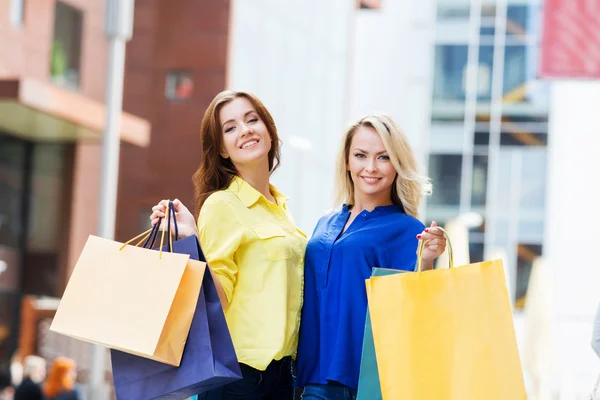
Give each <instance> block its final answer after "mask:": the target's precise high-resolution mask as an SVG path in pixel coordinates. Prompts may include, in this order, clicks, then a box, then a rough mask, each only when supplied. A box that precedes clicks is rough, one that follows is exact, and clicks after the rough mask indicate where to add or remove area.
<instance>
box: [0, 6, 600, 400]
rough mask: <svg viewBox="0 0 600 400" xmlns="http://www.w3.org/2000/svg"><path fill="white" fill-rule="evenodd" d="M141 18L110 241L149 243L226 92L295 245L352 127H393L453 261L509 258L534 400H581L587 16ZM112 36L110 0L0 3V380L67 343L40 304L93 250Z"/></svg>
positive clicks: (201, 12)
mask: <svg viewBox="0 0 600 400" xmlns="http://www.w3.org/2000/svg"><path fill="white" fill-rule="evenodd" d="M135 4H136V8H135V24H134V35H133V39H132V41H131V42H130V43H129V44H128V47H127V61H126V76H125V87H124V102H123V108H124V113H123V122H122V126H121V138H122V146H121V169H120V183H119V203H118V220H117V228H116V236H117V240H125V239H128V238H130V237H133V236H135V235H136V234H137V233H139V232H140V231H142V230H143V229H145V228H146V227H147V225H148V222H149V221H148V214H149V210H150V207H151V206H152V205H154V204H155V203H156V202H157V201H158V200H161V199H163V198H174V197H178V198H179V199H181V200H182V201H184V203H186V204H188V205H191V204H192V192H193V188H192V185H191V180H190V178H191V175H192V174H193V172H194V170H195V169H196V167H197V165H198V162H199V159H200V157H201V154H200V151H199V135H198V130H199V125H200V121H201V119H202V116H203V113H204V110H205V108H206V106H207V105H208V104H209V102H210V100H211V99H212V98H213V97H214V95H215V94H216V93H218V92H219V91H221V90H223V89H225V88H232V89H240V90H247V91H250V92H253V93H255V94H257V95H258V96H259V97H260V98H261V99H262V100H263V101H264V102H265V104H266V105H267V107H268V108H269V110H270V111H271V112H272V114H273V116H274V118H275V121H276V123H277V126H278V129H279V133H280V136H281V138H282V140H283V142H284V148H283V164H282V167H281V169H280V170H279V171H278V172H277V173H276V174H275V175H274V182H275V184H276V185H277V186H278V187H279V188H280V189H281V190H282V191H283V192H285V193H286V194H287V195H289V197H290V198H291V202H290V208H291V211H292V214H293V215H294V217H295V218H296V220H297V223H298V224H299V226H300V227H301V228H302V229H303V230H305V231H307V233H310V232H312V229H313V227H314V225H315V223H316V221H317V219H318V218H319V217H320V216H321V215H322V214H323V213H324V212H325V211H326V210H327V209H330V208H331V207H332V206H333V204H332V203H331V194H332V190H331V189H332V183H333V171H334V164H335V158H336V153H337V149H338V146H339V144H340V143H339V141H340V137H341V136H342V134H343V132H344V129H345V128H346V127H347V126H348V125H349V124H350V123H351V122H352V121H353V120H355V119H357V118H359V117H360V116H362V115H364V114H365V113H367V112H370V111H383V112H387V113H389V114H391V115H392V116H393V117H394V118H395V119H396V120H397V121H398V122H399V123H400V124H401V126H403V127H404V129H405V130H406V133H407V135H408V136H409V138H410V140H411V143H412V146H413V149H414V150H415V152H416V153H417V157H418V159H419V161H420V163H421V166H422V169H423V171H424V172H426V173H427V174H428V175H429V176H430V177H431V178H432V180H433V183H434V192H433V195H432V197H431V198H429V199H428V201H427V203H426V204H425V205H424V207H423V209H422V218H423V220H424V221H425V220H426V221H427V222H429V221H432V220H435V221H437V222H438V224H440V225H444V226H447V227H452V229H451V231H452V232H454V235H456V236H455V238H454V240H455V241H456V242H457V243H460V246H461V248H463V250H464V251H461V252H460V254H462V255H461V256H460V257H461V260H459V262H465V263H466V262H476V261H481V260H484V259H490V258H493V257H502V258H503V260H504V262H505V268H506V274H507V279H508V286H509V290H510V295H511V301H512V303H513V306H514V313H515V323H516V329H517V335H518V338H519V341H520V345H521V350H522V357H523V359H524V364H525V366H526V380H527V383H528V386H529V387H530V390H531V391H532V396H531V398H537V399H547V398H548V399H549V398H552V399H569V400H573V399H584V398H585V399H587V398H588V395H589V392H590V391H591V388H592V386H593V382H594V380H595V377H596V376H597V374H598V373H599V372H600V365H599V364H600V363H599V362H598V360H597V359H596V358H595V357H594V354H593V353H592V351H591V349H590V346H589V342H590V334H591V320H592V316H593V313H594V310H595V308H596V306H597V303H598V301H600V295H598V293H600V290H598V285H599V284H600V266H599V265H598V261H597V256H596V254H595V252H594V250H595V249H596V247H597V245H596V243H595V242H596V241H597V240H596V239H595V229H596V227H597V226H599V225H600V217H599V216H598V212H597V204H598V201H597V198H595V197H594V194H593V193H594V191H595V189H594V188H593V187H590V185H593V184H594V183H595V182H597V181H598V179H597V174H598V172H599V171H600V169H599V168H598V167H597V166H596V165H595V163H594V161H595V153H596V151H597V149H598V148H600V117H599V115H600V114H599V113H598V110H599V105H600V87H599V83H598V82H594V81H593V80H591V79H590V78H592V79H593V78H595V79H599V78H600V56H599V55H600V39H598V32H600V23H599V22H598V21H600V0H589V1H588V0H569V1H568V2H565V1H559V0H545V1H544V0H425V1H423V0H420V1H418V0H393V1H392V0H363V1H356V0H331V1H325V2H324V1H318V0H304V1H300V0H289V1H279V0H237V1H233V0H177V1H173V0H136V3H135ZM556 16H559V17H560V18H555V17H556ZM103 18H104V1H103V0H61V1H54V0H52V1H50V0H47V1H37V0H36V1H31V0H29V1H27V0H0V51H1V54H3V56H2V58H0V290H1V291H0V362H6V361H8V360H10V359H11V357H13V355H14V354H15V352H16V351H17V350H18V349H19V350H20V353H19V354H20V355H26V354H24V353H29V352H37V353H40V352H41V349H42V350H43V349H46V350H44V351H46V352H47V353H48V354H54V353H53V351H54V352H56V349H54V350H52V349H49V347H48V345H47V343H45V342H44V340H46V341H48V340H56V341H58V339H51V337H50V339H49V338H48V335H46V334H45V333H44V332H45V327H46V325H44V324H46V323H47V319H46V320H44V318H48V317H50V316H51V314H52V311H51V310H52V307H55V305H54V306H53V305H52V304H55V303H52V300H50V301H48V300H43V301H41V302H40V300H39V296H49V297H51V298H53V299H56V298H58V297H60V295H61V293H62V290H63V289H64V285H65V284H66V281H67V279H68V276H69V273H70V270H71V268H72V267H73V266H74V264H75V262H76V259H77V257H78V254H79V251H80V249H81V248H82V247H83V244H84V243H85V240H86V238H87V236H88V235H89V234H93V233H95V232H96V222H97V205H98V197H99V192H98V191H99V187H98V182H99V162H100V144H99V138H100V137H101V134H102V124H103V115H104V105H103V99H104V84H105V76H106V68H105V65H106V42H105V39H104V37H103V34H102V24H103ZM544 24H545V25H546V29H543V26H544ZM549 32H553V33H552V34H549ZM550 49H552V51H550ZM542 61H543V62H542ZM581 78H586V80H578V81H573V80H572V79H581ZM541 255H543V256H544V257H543V260H542V259H540V258H539V257H540V256H541ZM442 263H443V260H441V261H440V264H442ZM534 265H535V270H534V273H533V274H532V270H533V268H534ZM540 271H542V272H540ZM532 276H534V280H533V281H532V278H531V277H532ZM530 283H531V288H532V296H535V300H534V299H532V300H531V301H530V302H529V308H528V302H527V295H528V287H529V286H530ZM24 295H34V296H37V297H33V298H30V297H28V298H27V299H29V300H28V301H26V302H25V303H23V301H22V299H23V296H24ZM36 298H37V300H35V299H36ZM534 305H535V306H534ZM36 307H37V309H39V310H40V311H38V313H37V314H36V312H35V311H32V310H35V309H36ZM21 308H23V311H22V312H21V311H20V310H21ZM43 310H46V311H43ZM36 315H39V317H36ZM44 321H45V322H44ZM531 321H541V322H536V323H531ZM40 324H41V325H40ZM40 326H41V328H40ZM19 343H20V345H19ZM536 343H544V346H543V347H541V349H540V347H539V346H537V347H536V345H535V344H536ZM62 345H63V346H66V347H69V346H72V345H66V344H62ZM50 347H52V346H50ZM69 348H72V347H69ZM73 351H75V350H73ZM78 351H79V352H82V353H85V351H87V350H85V349H84V350H78ZM532 360H533V361H532ZM542 361H543V362H542ZM540 363H541V364H544V365H546V364H547V365H549V367H548V368H547V369H544V368H537V367H536V366H539V365H540ZM83 368H84V369H85V368H86V366H85V362H84V365H83ZM538 382H542V383H541V384H538ZM539 385H542V386H544V388H545V391H544V390H542V391H540V390H539V388H538V386H539ZM539 393H542V394H539Z"/></svg>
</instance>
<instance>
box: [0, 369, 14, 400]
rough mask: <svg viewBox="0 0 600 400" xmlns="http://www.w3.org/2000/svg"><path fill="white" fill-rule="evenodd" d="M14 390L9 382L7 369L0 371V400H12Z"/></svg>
mask: <svg viewBox="0 0 600 400" xmlns="http://www.w3.org/2000/svg"><path fill="white" fill-rule="evenodd" d="M14 393H15V390H14V388H13V386H12V384H11V381H10V372H9V370H8V368H6V369H4V368H2V369H0V400H13V398H14V397H13V395H14Z"/></svg>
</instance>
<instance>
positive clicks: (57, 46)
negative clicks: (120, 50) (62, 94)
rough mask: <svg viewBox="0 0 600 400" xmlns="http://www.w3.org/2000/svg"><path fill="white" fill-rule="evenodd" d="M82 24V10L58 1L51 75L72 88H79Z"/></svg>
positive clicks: (63, 84)
mask: <svg viewBox="0 0 600 400" xmlns="http://www.w3.org/2000/svg"><path fill="white" fill-rule="evenodd" d="M82 25H83V13H82V12H81V11H79V10H77V9H75V8H73V7H71V6H70V5H68V4H65V3H62V2H60V1H57V2H56V8H55V16H54V39H53V41H52V53H51V57H50V75H51V77H52V81H53V82H54V83H56V84H57V85H60V86H63V87H66V88H68V89H71V90H77V89H79V80H80V72H79V68H80V61H81V30H82Z"/></svg>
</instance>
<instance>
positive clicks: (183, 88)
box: [165, 71, 194, 100]
mask: <svg viewBox="0 0 600 400" xmlns="http://www.w3.org/2000/svg"><path fill="white" fill-rule="evenodd" d="M193 92H194V79H193V78H192V74H191V73H189V72H185V71H169V72H168V73H167V81H166V85H165V96H166V97H167V99H169V100H186V99H189V98H190V97H192V94H193Z"/></svg>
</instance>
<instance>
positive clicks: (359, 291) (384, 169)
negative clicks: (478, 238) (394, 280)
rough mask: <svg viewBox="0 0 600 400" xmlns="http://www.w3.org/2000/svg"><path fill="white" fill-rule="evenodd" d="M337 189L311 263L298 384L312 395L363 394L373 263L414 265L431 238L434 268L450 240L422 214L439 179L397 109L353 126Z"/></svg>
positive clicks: (427, 258) (427, 253)
mask: <svg viewBox="0 0 600 400" xmlns="http://www.w3.org/2000/svg"><path fill="white" fill-rule="evenodd" d="M336 189H337V192H338V198H337V200H338V203H340V204H341V208H339V209H338V210H337V211H335V212H333V213H331V214H328V215H325V216H323V217H322V218H321V219H320V221H319V222H318V224H317V226H316V228H315V231H314V233H313V236H312V238H311V239H310V241H309V242H308V247H307V250H306V257H305V264H304V265H305V283H304V307H303V310H302V320H301V321H302V322H301V326H300V337H299V347H298V357H297V371H298V379H297V385H298V386H300V387H304V388H305V390H304V394H303V399H307V400H308V399H311V400H314V399H321V400H323V399H324V400H328V399H348V400H350V399H354V398H356V391H357V387H358V376H359V368H360V361H361V349H362V342H363V333H364V327H365V317H366V310H367V295H366V289H365V279H368V278H369V277H370V275H371V270H372V268H374V267H381V268H393V269H403V270H413V269H414V266H415V262H416V250H417V244H418V239H423V240H424V241H425V249H424V252H423V263H424V268H425V269H431V268H432V267H433V260H434V259H435V258H436V257H438V256H439V255H440V254H442V252H443V251H444V249H445V247H446V241H445V238H444V235H443V233H442V232H441V231H440V230H439V229H436V224H435V222H433V223H432V224H431V227H429V228H427V229H425V226H424V225H423V223H421V221H419V220H418V210H419V206H420V205H421V202H422V200H423V197H424V195H426V194H427V193H429V192H430V190H431V185H430V183H429V180H428V179H427V178H425V177H423V176H421V175H419V174H418V172H417V166H416V161H415V157H414V155H413V153H412V150H411V148H410V146H409V144H408V140H407V138H406V136H405V135H404V133H403V132H402V131H401V130H400V128H399V127H398V126H397V125H396V123H394V121H393V120H392V119H391V118H390V117H388V116H386V115H382V114H370V115H367V116H366V117H364V118H362V119H360V120H359V121H358V122H356V123H355V124H354V125H352V126H351V127H350V129H348V131H347V132H346V134H345V135H344V138H343V143H342V148H341V151H340V155H339V159H338V173H337V182H336Z"/></svg>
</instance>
